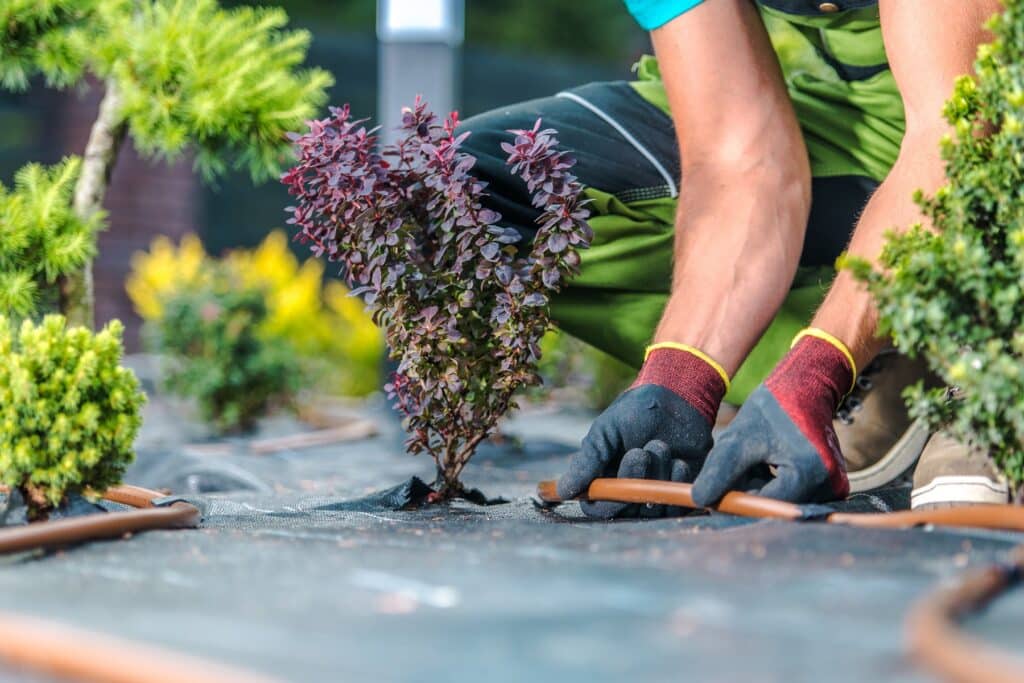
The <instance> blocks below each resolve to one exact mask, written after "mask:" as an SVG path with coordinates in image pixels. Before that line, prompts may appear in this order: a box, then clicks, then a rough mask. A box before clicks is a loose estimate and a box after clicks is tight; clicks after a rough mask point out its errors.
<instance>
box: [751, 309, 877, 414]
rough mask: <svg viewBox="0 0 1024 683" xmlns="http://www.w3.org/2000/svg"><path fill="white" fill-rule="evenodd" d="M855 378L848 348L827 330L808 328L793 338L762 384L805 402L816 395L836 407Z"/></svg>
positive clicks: (852, 359) (851, 386)
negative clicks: (787, 349)
mask: <svg viewBox="0 0 1024 683" xmlns="http://www.w3.org/2000/svg"><path fill="white" fill-rule="evenodd" d="M856 379H857V366H856V362H855V361H854V358H853V354H851V353H850V350H849V348H847V347H846V345H845V344H844V343H843V342H842V341H840V340H839V339H838V338H836V337H835V336H833V335H831V334H829V333H828V332H826V331H824V330H822V329H820V328H816V327H808V328H806V329H804V330H801V331H800V332H799V333H798V334H797V335H796V337H794V338H793V343H792V345H791V347H790V351H789V353H788V354H786V356H785V358H783V359H782V361H780V362H779V365H778V366H776V368H775V370H774V371H773V372H772V374H771V375H770V376H769V377H768V379H767V380H765V385H766V386H767V388H768V389H769V390H770V391H771V392H772V393H773V394H776V396H778V395H780V394H792V395H796V396H799V397H800V398H801V401H802V402H805V403H806V402H809V401H813V400H814V399H816V398H817V399H818V400H823V401H827V402H828V403H829V404H830V405H831V408H832V409H833V410H835V409H836V408H837V407H838V406H839V403H840V402H841V401H842V400H843V398H844V397H845V396H846V395H847V394H848V393H850V391H851V390H852V389H853V387H854V382H855V380H856Z"/></svg>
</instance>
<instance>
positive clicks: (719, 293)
mask: <svg viewBox="0 0 1024 683" xmlns="http://www.w3.org/2000/svg"><path fill="white" fill-rule="evenodd" d="M794 148H795V152H794ZM751 156H752V158H754V159H759V161H756V162H753V163H749V164H748V165H747V166H746V167H744V168H736V167H735V166H732V167H729V168H726V169H715V168H709V167H708V166H695V167H690V168H684V172H683V176H684V178H683V183H682V188H683V189H682V194H681V196H680V200H679V212H678V215H677V225H676V248H675V264H674V269H673V282H672V290H671V292H672V293H671V296H670V298H669V302H668V305H667V306H666V308H665V312H664V315H663V317H662V320H661V323H660V325H659V326H658V329H657V332H656V333H655V341H656V342H663V341H672V342H677V343H683V344H689V345H691V346H695V347H697V348H699V349H701V350H702V351H704V353H706V354H708V355H709V356H711V357H712V358H714V359H715V360H717V361H718V362H719V363H721V364H722V366H723V367H724V368H725V370H726V372H728V373H729V374H730V375H732V374H735V372H736V370H737V369H738V368H739V366H740V364H741V363H742V362H743V359H744V358H746V356H747V354H748V353H749V352H750V349H751V348H753V346H754V344H755V343H756V342H757V340H758V338H759V337H760V336H761V334H762V333H763V332H764V330H765V328H766V327H767V326H768V324H769V323H770V322H771V320H772V318H773V317H774V315H775V313H776V312H777V310H778V308H779V306H780V305H781V304H782V301H783V299H784V298H785V296H786V293H787V292H788V290H789V287H790V285H791V283H792V281H793V275H794V274H795V272H796V268H797V265H798V262H799V259H800V252H801V250H802V247H803V234H804V231H805V229H806V225H807V214H808V210H809V206H810V194H809V187H810V171H809V169H808V167H807V164H806V161H805V160H804V159H805V157H804V155H803V143H802V141H800V140H799V139H797V140H796V141H795V145H793V146H790V145H777V146H776V147H775V148H774V149H765V150H761V152H760V153H759V154H753V155H751Z"/></svg>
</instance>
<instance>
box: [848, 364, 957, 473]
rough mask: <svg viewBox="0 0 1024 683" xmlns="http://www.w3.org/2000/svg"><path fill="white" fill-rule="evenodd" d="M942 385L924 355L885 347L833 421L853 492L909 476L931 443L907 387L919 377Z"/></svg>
mask: <svg viewBox="0 0 1024 683" xmlns="http://www.w3.org/2000/svg"><path fill="white" fill-rule="evenodd" d="M922 379H924V380H925V385H926V386H929V387H934V386H938V385H939V380H938V378H936V377H934V376H933V375H932V374H931V373H930V372H929V371H928V367H927V365H926V364H925V361H924V359H921V358H917V359H911V358H908V357H907V356H904V355H903V354H900V353H898V352H897V351H896V350H895V349H885V350H883V351H882V352H881V353H879V354H878V356H877V357H876V358H875V359H874V360H873V361H871V362H870V363H869V364H868V365H867V366H866V367H865V368H864V369H863V371H861V373H860V374H859V375H858V376H857V381H856V385H855V386H854V388H853V391H851V392H850V395H849V396H847V397H846V399H845V400H844V401H843V402H842V403H841V404H840V406H839V409H838V410H837V411H836V418H835V420H834V421H833V424H834V426H835V430H836V436H837V437H838V438H839V446H840V448H841V449H842V452H843V457H844V458H845V459H846V469H847V473H848V476H849V479H850V493H860V492H863V491H870V490H872V489H877V488H881V487H883V486H886V485H888V484H891V483H893V482H895V481H897V480H899V479H900V478H901V477H903V476H904V475H906V474H907V473H908V472H909V471H910V469H911V468H912V467H913V466H914V463H916V462H917V459H918V458H919V457H920V455H921V451H923V450H924V447H925V444H926V443H927V442H928V427H927V426H926V425H925V424H924V423H923V422H921V421H913V420H911V419H910V415H909V413H908V411H907V406H906V403H904V401H903V397H902V393H903V390H904V389H905V388H906V387H908V386H910V385H911V384H914V383H916V382H919V381H921V380H922Z"/></svg>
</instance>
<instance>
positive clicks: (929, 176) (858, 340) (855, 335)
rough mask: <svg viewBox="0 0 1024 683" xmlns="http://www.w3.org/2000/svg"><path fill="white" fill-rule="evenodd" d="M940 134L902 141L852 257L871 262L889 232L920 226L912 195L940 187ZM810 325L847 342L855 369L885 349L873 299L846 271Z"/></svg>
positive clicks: (864, 220) (870, 204) (855, 238)
mask: <svg viewBox="0 0 1024 683" xmlns="http://www.w3.org/2000/svg"><path fill="white" fill-rule="evenodd" d="M942 132H943V130H942V129H939V128H935V129H933V130H930V131H923V132H921V133H918V134H916V135H915V136H914V137H913V138H909V139H907V140H905V141H904V145H903V150H904V151H903V153H902V154H901V155H900V158H899V160H898V161H897V162H896V165H895V166H893V169H892V171H891V172H890V173H889V176H888V177H887V178H886V180H885V182H883V183H882V185H881V186H879V188H878V190H877V191H876V192H875V194H874V195H873V196H872V197H871V201H869V202H868V204H867V207H866V208H865V209H864V213H863V215H862V216H861V219H860V222H859V223H858V224H857V229H856V230H855V232H854V234H853V238H852V239H851V241H850V246H849V249H848V253H849V254H850V255H851V256H857V257H860V258H864V259H867V260H869V261H871V262H875V261H876V260H877V259H878V256H879V254H881V251H882V247H883V246H884V244H885V236H886V234H887V233H888V232H890V231H893V230H897V231H898V230H904V229H906V228H908V227H909V226H911V225H913V224H915V223H921V222H922V221H924V217H923V216H922V214H921V210H920V208H919V207H918V206H917V204H915V203H914V201H913V195H914V192H915V191H916V190H918V189H923V190H925V192H928V193H931V192H934V191H935V190H936V189H938V187H939V186H941V185H942V182H943V178H944V176H943V162H942V159H941V158H940V156H939V145H938V140H939V137H940V136H941V134H942ZM813 325H814V326H815V327H820V328H822V329H824V330H826V331H828V332H829V333H831V334H833V335H835V336H836V337H838V338H839V339H841V340H842V341H843V342H845V343H846V345H847V346H848V347H849V349H850V352H851V353H852V354H853V357H854V360H856V362H857V367H858V368H862V367H864V365H865V364H866V363H868V362H869V361H870V360H871V359H872V358H874V357H875V355H876V354H877V353H878V351H879V350H880V349H881V348H882V346H883V345H884V344H885V340H884V339H882V338H879V337H878V336H877V330H878V312H877V310H876V309H875V306H874V304H873V302H872V298H871V295H870V294H869V293H868V292H867V289H866V288H865V287H864V285H863V284H861V283H860V282H858V281H856V280H855V279H854V278H853V276H852V275H851V274H850V273H849V272H848V271H842V272H840V273H839V275H838V276H837V277H836V280H835V282H834V283H833V285H832V288H831V289H830V290H829V293H828V296H827V297H826V298H825V301H824V303H823V304H822V306H821V309H820V310H819V311H818V314H817V315H816V316H815V317H814V322H813Z"/></svg>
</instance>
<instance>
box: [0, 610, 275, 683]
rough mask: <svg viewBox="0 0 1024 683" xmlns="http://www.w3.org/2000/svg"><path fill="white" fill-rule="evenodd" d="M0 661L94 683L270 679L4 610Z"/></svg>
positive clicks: (266, 682)
mask: <svg viewBox="0 0 1024 683" xmlns="http://www.w3.org/2000/svg"><path fill="white" fill-rule="evenodd" d="M0 661H3V662H4V664H7V665H9V666H11V667H12V668H14V669H24V670H31V671H33V672H38V673H43V674H46V675H48V676H54V677H57V678H61V679H65V680H72V681H89V682H90V683H270V682H271V681H272V680H275V679H271V678H268V677H265V676H260V675H256V674H252V673H249V672H246V671H241V670H238V669H234V668H231V667H227V666H223V665H220V664H213V663H210V662H206V661H203V660H201V659H197V658H195V657H191V656H187V655H181V654H178V653H174V652H169V651H167V650H164V649H162V648H158V647H155V646H152V645H141V644H138V643H134V642H130V641H125V640H121V639H119V638H114V637H112V636H105V635H98V634H96V633H93V632H91V631H85V630H82V629H77V628H72V627H70V626H65V625H63V624H56V623H53V622H50V621H44V620H41V619H36V618H33V617H24V616H20V615H14V614H5V613H0Z"/></svg>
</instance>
